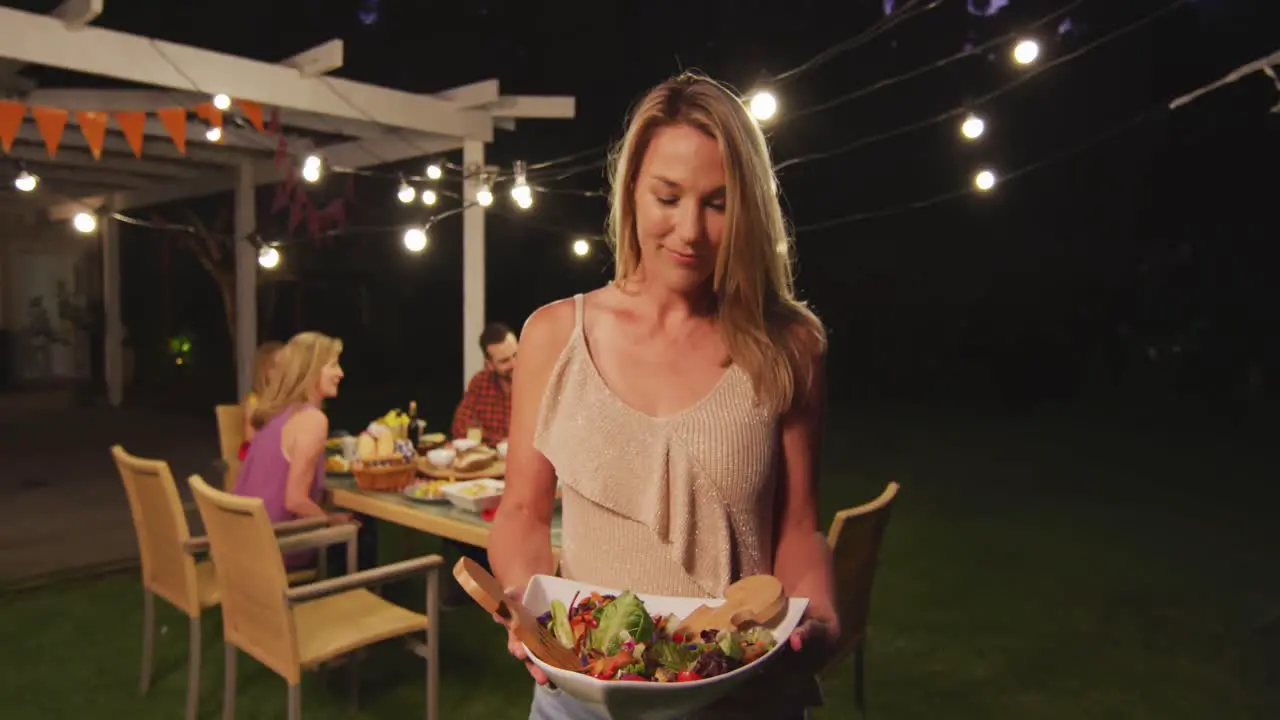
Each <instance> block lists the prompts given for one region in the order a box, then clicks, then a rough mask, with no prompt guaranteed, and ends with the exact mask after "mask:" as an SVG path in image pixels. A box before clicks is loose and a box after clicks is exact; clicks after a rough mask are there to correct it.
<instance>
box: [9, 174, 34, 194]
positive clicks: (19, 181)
mask: <svg viewBox="0 0 1280 720" xmlns="http://www.w3.org/2000/svg"><path fill="white" fill-rule="evenodd" d="M39 184H40V178H38V177H36V176H35V175H32V174H31V173H29V172H27V171H26V170H23V171H22V172H20V173H18V177H16V178H14V179H13V186H14V187H16V188H18V190H19V191H20V192H31V191H33V190H35V189H36V186H37V185H39Z"/></svg>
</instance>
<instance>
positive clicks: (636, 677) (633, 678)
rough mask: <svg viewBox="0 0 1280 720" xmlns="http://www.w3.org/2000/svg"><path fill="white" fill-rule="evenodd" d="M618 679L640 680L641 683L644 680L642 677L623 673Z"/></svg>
mask: <svg viewBox="0 0 1280 720" xmlns="http://www.w3.org/2000/svg"><path fill="white" fill-rule="evenodd" d="M618 679H619V680H641V681H643V680H644V679H645V678H644V676H643V675H637V674H635V673H625V674H623V675H622V677H620V678H618Z"/></svg>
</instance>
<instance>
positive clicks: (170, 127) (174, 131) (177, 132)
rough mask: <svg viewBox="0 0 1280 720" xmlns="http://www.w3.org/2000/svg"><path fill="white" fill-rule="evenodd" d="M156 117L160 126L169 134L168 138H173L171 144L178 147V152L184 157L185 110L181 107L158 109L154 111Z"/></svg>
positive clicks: (185, 146) (185, 142) (185, 151)
mask: <svg viewBox="0 0 1280 720" xmlns="http://www.w3.org/2000/svg"><path fill="white" fill-rule="evenodd" d="M156 117H158V118H160V124H161V125H163V126H164V129H165V130H166V131H167V132H168V133H169V137H171V138H173V144H174V145H176V146H178V152H180V153H182V154H183V155H186V154H187V109H186V108H183V107H167V108H160V109H159V110H157V111H156Z"/></svg>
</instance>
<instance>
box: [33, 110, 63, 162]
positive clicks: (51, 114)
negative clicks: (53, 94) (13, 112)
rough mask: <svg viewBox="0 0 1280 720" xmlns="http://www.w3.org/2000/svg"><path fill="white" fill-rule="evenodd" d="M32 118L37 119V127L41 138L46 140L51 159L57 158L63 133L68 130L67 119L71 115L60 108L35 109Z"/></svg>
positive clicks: (45, 143) (46, 147)
mask: <svg viewBox="0 0 1280 720" xmlns="http://www.w3.org/2000/svg"><path fill="white" fill-rule="evenodd" d="M31 116H32V117H34V118H35V119H36V127H37V128H39V129H40V137H42V138H44V146H45V149H47V150H48V151H49V157H54V156H56V155H57V154H58V146H59V145H61V144H62V131H63V130H65V129H66V128H67V119H68V118H70V117H71V113H69V112H67V111H66V110H60V109H58V108H50V107H33V108H31Z"/></svg>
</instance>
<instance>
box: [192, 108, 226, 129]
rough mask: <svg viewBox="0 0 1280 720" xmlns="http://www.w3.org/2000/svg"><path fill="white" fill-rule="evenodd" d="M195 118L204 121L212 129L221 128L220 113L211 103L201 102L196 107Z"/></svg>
mask: <svg viewBox="0 0 1280 720" xmlns="http://www.w3.org/2000/svg"><path fill="white" fill-rule="evenodd" d="M196 117H198V118H200V119H201V120H204V121H205V122H207V123H209V124H210V125H212V126H213V127H217V128H220V127H222V111H221V110H219V109H218V108H216V107H214V106H213V103H211V102H202V103H200V104H199V105H197V106H196Z"/></svg>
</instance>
